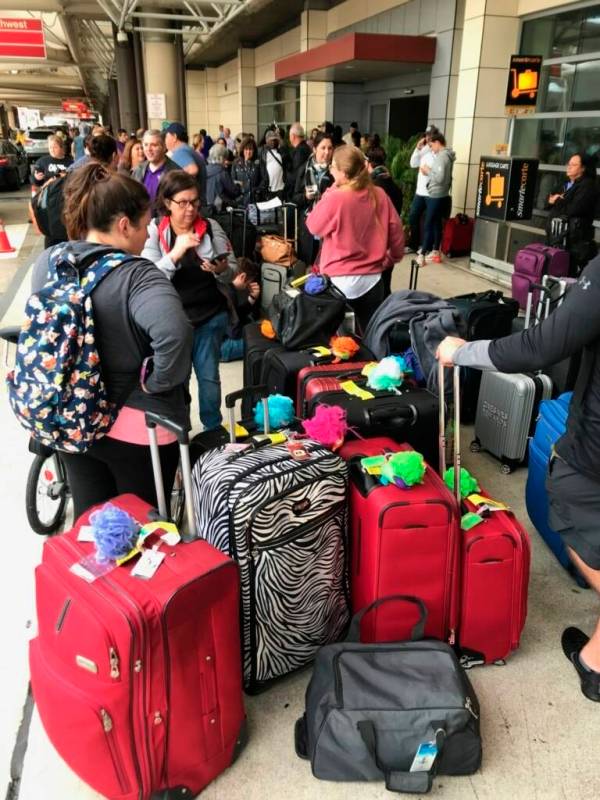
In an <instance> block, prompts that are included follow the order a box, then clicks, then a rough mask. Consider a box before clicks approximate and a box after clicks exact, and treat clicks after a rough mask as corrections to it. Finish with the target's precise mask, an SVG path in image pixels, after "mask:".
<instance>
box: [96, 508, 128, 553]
mask: <svg viewBox="0 0 600 800" xmlns="http://www.w3.org/2000/svg"><path fill="white" fill-rule="evenodd" d="M90 523H91V526H92V531H93V535H94V541H95V542H96V549H97V551H98V560H99V561H116V560H117V558H121V557H122V556H124V555H127V553H128V552H129V551H130V550H131V548H132V547H133V545H134V544H135V539H136V536H137V534H138V530H139V525H138V524H137V522H136V521H135V520H134V519H133V517H132V516H131V515H130V514H128V513H127V511H123V509H121V508H117V506H113V505H112V503H106V504H105V505H103V506H102V508H100V509H98V511H94V513H93V514H91V515H90Z"/></svg>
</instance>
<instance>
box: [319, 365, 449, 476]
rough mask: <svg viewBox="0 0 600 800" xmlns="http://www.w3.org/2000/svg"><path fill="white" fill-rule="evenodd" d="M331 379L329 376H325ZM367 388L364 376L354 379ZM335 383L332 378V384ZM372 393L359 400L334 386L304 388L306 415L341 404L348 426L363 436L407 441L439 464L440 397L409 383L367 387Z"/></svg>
mask: <svg viewBox="0 0 600 800" xmlns="http://www.w3.org/2000/svg"><path fill="white" fill-rule="evenodd" d="M325 380H326V381H327V382H330V380H331V379H329V380H328V379H325ZM354 382H355V383H356V384H357V385H358V386H360V387H361V388H362V389H366V388H367V386H366V378H359V377H358V376H357V377H356V378H355V379H354ZM334 383H335V379H334V380H333V381H332V384H334ZM368 391H369V392H371V394H373V395H375V397H374V398H373V399H372V400H361V399H360V398H359V397H354V396H353V395H350V394H348V393H347V392H345V391H343V389H334V390H329V391H323V392H318V391H317V392H316V393H314V394H313V393H312V392H310V391H309V392H307V394H306V397H305V409H306V416H307V417H312V416H313V414H314V412H315V408H316V407H317V405H320V404H326V405H329V406H341V407H342V408H344V409H345V410H346V414H347V421H348V426H349V427H350V428H352V429H353V431H354V432H356V433H358V434H359V435H360V436H363V437H373V436H388V437H390V438H391V439H394V441H396V442H398V443H402V442H408V444H410V445H411V447H413V448H414V449H415V450H417V451H418V452H419V453H422V454H423V456H424V457H425V460H426V461H427V463H428V464H430V465H431V466H435V467H436V468H437V466H438V464H439V437H438V416H439V401H438V399H437V398H436V397H435V396H434V395H432V394H431V392H428V391H427V389H421V388H416V387H414V388H413V387H411V388H407V389H399V390H398V391H399V393H398V394H396V393H395V392H383V391H381V392H380V391H377V390H375V389H368Z"/></svg>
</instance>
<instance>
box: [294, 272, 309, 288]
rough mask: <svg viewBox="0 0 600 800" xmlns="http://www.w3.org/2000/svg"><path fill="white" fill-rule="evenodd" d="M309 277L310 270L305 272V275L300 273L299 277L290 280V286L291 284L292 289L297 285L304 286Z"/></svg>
mask: <svg viewBox="0 0 600 800" xmlns="http://www.w3.org/2000/svg"><path fill="white" fill-rule="evenodd" d="M309 277H310V272H307V273H306V275H300V277H299V278H294V280H293V281H290V286H293V287H294V289H297V288H298V287H299V286H304V284H305V283H306V281H307V280H308V279H309Z"/></svg>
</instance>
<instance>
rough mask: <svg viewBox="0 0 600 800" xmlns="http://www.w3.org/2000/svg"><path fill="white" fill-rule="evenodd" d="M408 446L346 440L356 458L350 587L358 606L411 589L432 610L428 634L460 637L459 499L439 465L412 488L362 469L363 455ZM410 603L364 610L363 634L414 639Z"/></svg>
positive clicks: (345, 453) (346, 452)
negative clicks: (386, 482)
mask: <svg viewBox="0 0 600 800" xmlns="http://www.w3.org/2000/svg"><path fill="white" fill-rule="evenodd" d="M407 449H410V447H409V446H408V445H399V444H397V443H396V442H394V441H393V440H392V439H386V438H373V439H364V440H361V441H354V442H349V443H348V444H345V445H344V446H343V447H342V449H341V451H340V455H341V456H342V458H345V459H346V460H348V461H349V462H350V478H351V479H350V487H351V488H350V541H351V545H350V549H351V554H352V555H351V568H350V576H351V577H350V587H351V597H352V609H353V612H354V613H356V612H357V611H359V610H360V609H361V608H364V607H365V606H368V605H370V604H371V603H373V602H374V601H375V600H378V599H380V598H382V597H386V596H388V595H394V594H410V595H414V596H416V597H419V598H420V599H421V600H423V601H424V602H425V605H426V606H427V609H428V611H429V616H428V619H427V624H426V626H425V635H426V636H432V637H435V638H436V639H441V640H444V641H450V642H451V643H452V642H453V641H454V636H455V629H456V615H457V602H458V586H459V584H458V575H457V570H458V552H459V521H458V509H457V504H456V501H455V498H454V497H453V495H452V493H451V492H450V491H449V490H448V489H447V487H446V486H445V484H444V483H443V481H442V480H441V479H440V477H439V476H438V475H437V473H436V472H435V470H434V469H432V468H431V467H430V466H428V467H427V472H426V475H425V481H424V483H423V484H422V485H417V486H413V487H411V488H410V489H399V488H398V487H397V486H383V485H382V484H380V483H379V481H378V480H377V479H376V478H373V477H372V476H369V475H367V474H366V473H364V472H363V470H362V469H361V468H360V459H361V458H362V457H364V456H370V455H378V454H380V453H384V452H398V451H401V450H407ZM416 619H417V618H416V614H415V611H414V608H412V606H409V605H406V606H403V607H402V610H401V612H400V611H399V607H398V605H397V604H396V603H389V604H388V603H386V604H385V605H384V606H381V607H379V608H377V609H376V610H375V611H373V613H371V614H369V615H367V617H365V620H364V623H363V626H362V629H363V637H364V640H365V641H375V642H382V641H397V640H399V639H410V631H411V629H412V627H413V626H414V624H415V622H416Z"/></svg>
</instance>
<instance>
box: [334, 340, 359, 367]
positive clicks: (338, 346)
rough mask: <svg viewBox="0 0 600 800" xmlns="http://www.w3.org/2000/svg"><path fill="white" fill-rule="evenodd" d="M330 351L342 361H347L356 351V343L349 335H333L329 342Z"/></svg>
mask: <svg viewBox="0 0 600 800" xmlns="http://www.w3.org/2000/svg"><path fill="white" fill-rule="evenodd" d="M329 346H330V347H331V352H332V353H333V355H334V356H335V357H336V358H339V359H341V360H342V361H349V360H350V359H351V358H352V356H354V355H356V353H358V350H359V347H358V344H357V343H356V342H355V341H354V339H353V338H352V337H351V336H333V337H332V338H331V341H330V342H329Z"/></svg>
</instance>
